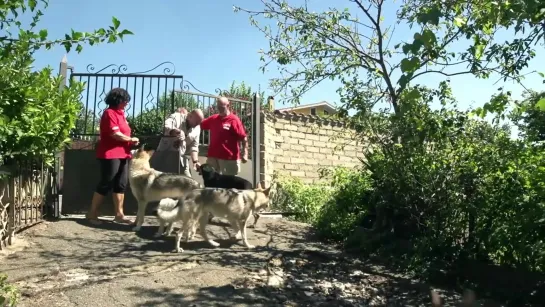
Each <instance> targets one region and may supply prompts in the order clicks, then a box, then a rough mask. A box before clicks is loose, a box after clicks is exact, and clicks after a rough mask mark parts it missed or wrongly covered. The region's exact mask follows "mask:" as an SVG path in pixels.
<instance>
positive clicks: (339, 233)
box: [272, 167, 372, 242]
mask: <svg viewBox="0 0 545 307" xmlns="http://www.w3.org/2000/svg"><path fill="white" fill-rule="evenodd" d="M320 173H321V174H320V175H321V179H322V181H321V183H319V184H313V185H309V184H304V183H303V182H302V181H301V180H299V179H298V178H293V177H289V176H277V178H276V179H275V181H277V182H278V186H279V188H278V189H277V193H276V194H275V196H274V197H273V201H272V202H273V205H274V206H275V208H276V209H279V210H281V211H287V212H290V213H293V214H294V216H293V218H294V219H296V220H298V221H301V222H305V223H310V224H312V225H314V226H315V227H316V229H317V231H318V234H319V235H320V236H321V237H322V238H324V239H326V240H333V241H339V242H342V241H343V240H344V239H345V238H346V237H347V236H348V235H349V234H350V232H351V231H352V230H353V228H354V227H355V226H356V225H357V224H358V223H359V222H360V221H361V219H362V218H363V217H364V216H366V214H367V213H368V212H369V210H368V208H369V203H368V202H367V200H368V199H369V193H371V187H372V186H371V180H370V176H369V173H368V172H366V171H364V170H359V169H348V168H344V167H336V168H324V169H321V170H320Z"/></svg>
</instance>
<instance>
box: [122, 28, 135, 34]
mask: <svg viewBox="0 0 545 307" xmlns="http://www.w3.org/2000/svg"><path fill="white" fill-rule="evenodd" d="M119 34H122V35H134V33H132V32H131V31H129V30H127V29H125V30H123V31H121V33H119Z"/></svg>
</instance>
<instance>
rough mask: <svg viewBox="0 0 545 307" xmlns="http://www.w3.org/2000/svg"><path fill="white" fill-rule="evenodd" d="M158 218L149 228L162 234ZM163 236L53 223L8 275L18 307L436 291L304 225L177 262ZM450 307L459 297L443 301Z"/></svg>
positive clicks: (414, 298)
mask: <svg viewBox="0 0 545 307" xmlns="http://www.w3.org/2000/svg"><path fill="white" fill-rule="evenodd" d="M154 223H155V220H154V219H153V218H149V219H148V220H147V224H146V225H150V224H154ZM156 229H157V228H156V226H145V227H143V229H142V231H141V232H140V233H138V234H135V233H134V232H132V231H130V227H128V226H123V225H117V224H113V223H106V224H104V225H103V226H101V227H91V226H89V225H87V224H86V223H85V222H84V220H82V219H81V217H67V218H63V219H62V220H60V221H57V222H45V223H42V224H40V225H37V226H35V227H33V228H31V229H29V230H27V231H25V232H24V233H22V234H21V235H20V236H19V237H18V240H17V241H16V242H17V244H16V245H15V246H14V247H13V248H12V249H13V251H12V252H11V253H10V254H7V255H3V256H2V257H3V259H1V261H0V272H5V273H7V274H8V275H9V279H10V280H11V281H12V282H14V283H15V284H16V285H18V286H19V287H20V289H21V290H22V292H23V298H22V300H21V303H20V305H19V306H40V307H44V306H47V307H49V306H51V307H52V306H93V307H94V306H96V307H99V306H326V305H329V306H429V305H430V304H429V290H430V287H429V286H426V285H422V284H420V283H418V282H416V281H413V280H410V279H407V278H404V277H402V276H396V275H394V274H391V273H388V272H387V271H386V270H384V269H383V268H381V267H377V266H371V265H368V264H365V263H363V262H361V261H360V260H357V259H353V258H349V257H346V256H343V255H342V254H341V253H340V252H339V251H337V250H336V249H334V248H333V247H331V246H326V245H324V244H321V243H319V242H317V241H316V240H314V239H313V235H312V231H311V230H310V228H309V227H308V226H306V225H304V224H300V223H294V222H289V221H284V220H271V219H264V218H263V219H261V220H260V221H259V223H258V224H257V227H256V229H249V234H248V236H249V239H250V242H252V244H254V245H256V246H257V247H256V248H255V249H254V250H250V251H249V250H246V249H245V248H244V247H243V246H242V245H241V243H239V242H232V241H230V240H229V239H228V233H227V232H228V231H231V230H230V229H229V228H228V227H225V226H221V225H209V226H208V228H207V229H208V231H209V232H210V233H212V234H213V235H214V236H215V237H216V238H217V241H218V242H220V243H221V247H219V248H215V249H214V248H210V247H209V246H207V244H205V243H204V242H202V241H201V239H200V237H199V236H195V239H194V240H193V241H192V242H189V243H186V244H184V245H183V248H184V249H185V252H184V253H182V254H176V253H172V250H173V248H174V239H173V238H165V239H153V237H152V236H153V233H154V232H155V230H156ZM442 295H443V297H446V298H447V299H446V304H445V306H454V304H452V301H455V300H458V295H456V294H455V293H452V292H442Z"/></svg>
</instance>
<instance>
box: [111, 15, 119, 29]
mask: <svg viewBox="0 0 545 307" xmlns="http://www.w3.org/2000/svg"><path fill="white" fill-rule="evenodd" d="M112 23H113V24H114V29H117V28H119V25H120V24H121V21H119V19H117V18H115V17H112Z"/></svg>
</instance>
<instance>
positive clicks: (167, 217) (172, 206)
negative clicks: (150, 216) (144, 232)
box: [157, 198, 181, 221]
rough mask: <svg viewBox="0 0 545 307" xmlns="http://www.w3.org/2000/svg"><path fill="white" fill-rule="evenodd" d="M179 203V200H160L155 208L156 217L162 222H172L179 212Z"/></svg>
mask: <svg viewBox="0 0 545 307" xmlns="http://www.w3.org/2000/svg"><path fill="white" fill-rule="evenodd" d="M180 201H181V200H179V199H172V198H164V199H162V200H161V201H160V202H159V206H158V207H157V217H159V218H160V219H161V220H163V221H172V220H174V219H176V216H177V215H178V210H180V206H179V205H178V203H179V202H180Z"/></svg>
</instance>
